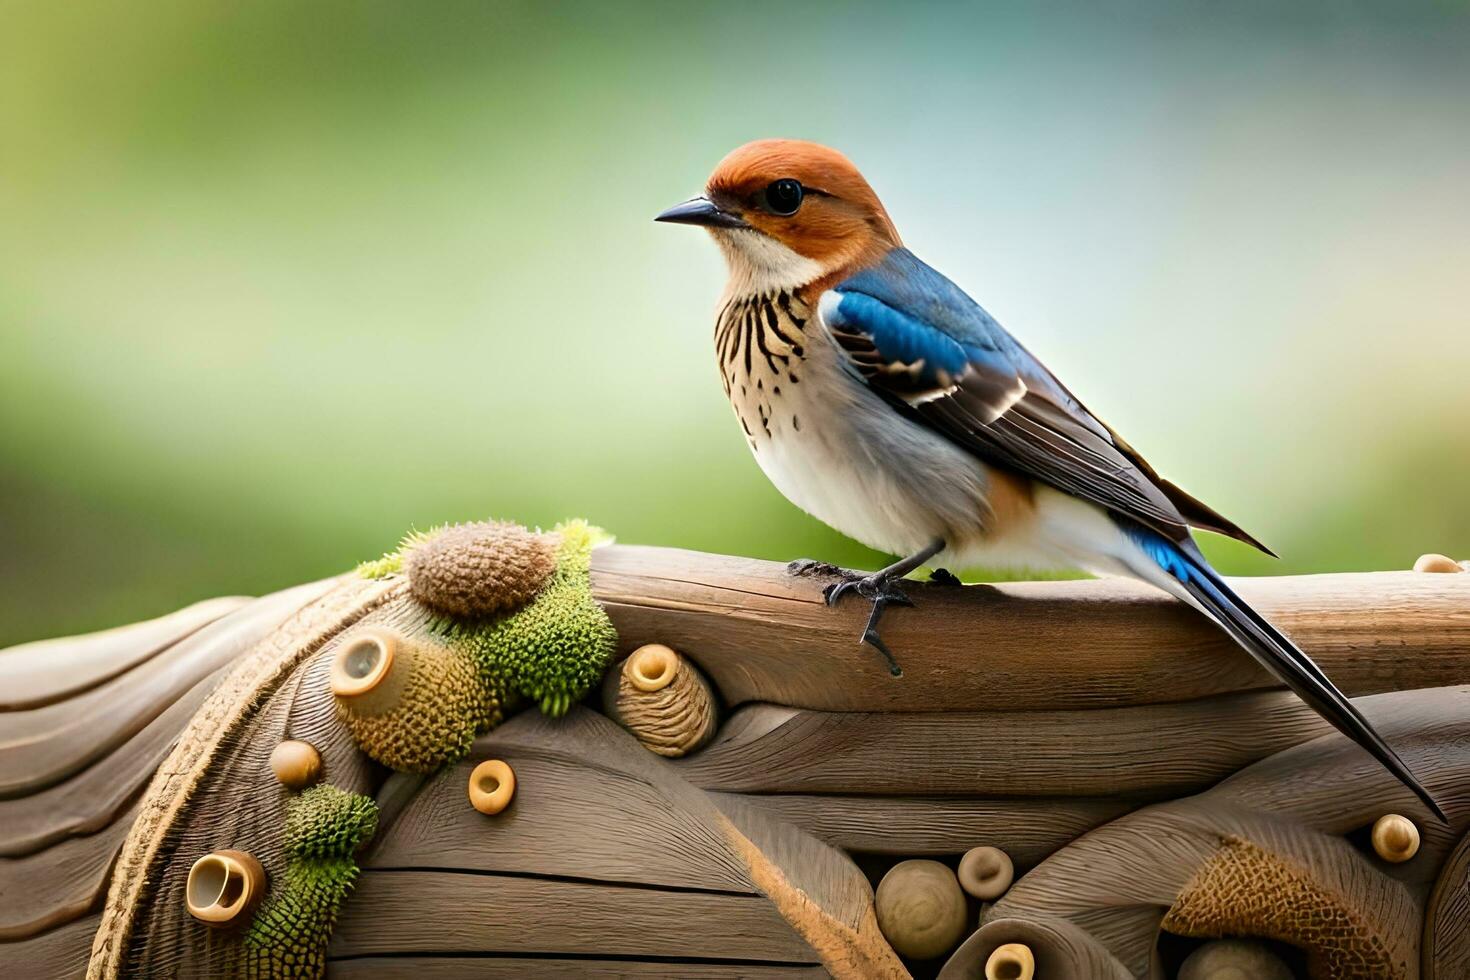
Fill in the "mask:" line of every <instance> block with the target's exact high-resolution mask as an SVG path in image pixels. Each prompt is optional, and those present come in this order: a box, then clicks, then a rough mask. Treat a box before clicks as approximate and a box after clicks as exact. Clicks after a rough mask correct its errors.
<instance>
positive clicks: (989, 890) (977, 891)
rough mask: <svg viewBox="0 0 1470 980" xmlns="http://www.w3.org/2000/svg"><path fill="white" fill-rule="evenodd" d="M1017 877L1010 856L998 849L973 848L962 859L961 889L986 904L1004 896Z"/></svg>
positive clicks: (960, 871) (960, 868)
mask: <svg viewBox="0 0 1470 980" xmlns="http://www.w3.org/2000/svg"><path fill="white" fill-rule="evenodd" d="M1015 876H1016V868H1015V865H1013V864H1012V863H1011V859H1010V856H1009V855H1008V854H1006V852H1005V851H1002V850H1001V849H1000V848H998V847H972V848H970V850H968V851H966V852H965V856H964V857H962V858H960V867H959V872H958V877H959V879H960V887H961V888H963V889H964V890H965V891H966V892H967V893H969V894H970V895H973V896H974V897H975V898H978V899H980V900H981V901H984V902H990V901H994V900H995V899H997V898H1000V897H1001V896H1002V895H1004V894H1005V893H1006V889H1007V888H1009V887H1011V882H1012V881H1013V880H1014V879H1015Z"/></svg>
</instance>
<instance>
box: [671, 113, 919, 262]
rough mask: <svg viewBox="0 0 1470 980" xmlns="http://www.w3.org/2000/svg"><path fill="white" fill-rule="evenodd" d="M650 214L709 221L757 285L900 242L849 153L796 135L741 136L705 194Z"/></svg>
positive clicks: (865, 256) (874, 255)
mask: <svg viewBox="0 0 1470 980" xmlns="http://www.w3.org/2000/svg"><path fill="white" fill-rule="evenodd" d="M656 220H658V221H672V222H677V223H680V224H690V225H703V226H704V227H706V228H708V229H709V230H710V232H711V234H713V235H714V237H715V240H716V241H717V242H719V244H720V247H721V248H722V249H723V250H724V252H725V256H726V258H727V259H728V261H729V263H730V270H731V273H732V274H733V275H734V276H735V277H736V278H737V279H744V280H747V281H748V284H750V285H753V286H755V287H756V288H758V289H764V288H770V287H781V288H791V287H795V286H800V285H805V284H806V283H808V282H811V281H814V280H816V279H820V278H823V277H825V276H827V275H830V274H832V273H834V272H837V271H840V270H844V269H848V268H851V267H853V266H857V265H864V264H867V263H868V262H870V261H876V260H877V259H878V258H880V257H881V256H882V255H883V254H884V253H886V252H887V251H888V250H889V249H892V248H897V247H898V246H899V244H900V242H899V239H898V232H897V231H896V230H895V229H894V227H893V222H892V221H890V220H889V218H888V212H887V211H884V210H883V204H882V202H881V201H879V200H878V195H876V194H874V193H873V189H872V188H871V187H869V186H868V182H867V181H866V180H864V179H863V175H862V174H860V173H858V170H857V168H856V167H854V166H853V165H852V161H851V160H849V159H847V157H845V156H843V155H842V154H841V153H838V152H837V151H836V150H832V149H828V148H827V147H825V146H820V145H818V144H816V143H807V142H805V141H802V140H756V141H755V142H754V143H747V144H745V145H744V146H742V147H740V148H739V149H737V150H735V151H734V152H732V153H731V154H730V155H729V156H727V157H725V159H723V160H721V161H720V165H719V166H717V167H716V168H715V172H714V173H713V174H711V175H710V179H709V183H708V184H706V185H705V193H704V196H703V197H696V198H693V199H692V200H689V201H685V202H684V203H683V204H679V205H676V206H675V207H672V208H670V209H669V210H667V211H665V212H664V213H663V214H660V215H659V216H658V218H657V219H656Z"/></svg>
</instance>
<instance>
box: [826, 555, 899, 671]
mask: <svg viewBox="0 0 1470 980" xmlns="http://www.w3.org/2000/svg"><path fill="white" fill-rule="evenodd" d="M842 575H843V578H842V581H841V582H834V583H832V584H831V585H829V586H827V588H826V589H825V590H823V592H822V595H823V596H824V597H826V600H827V605H829V606H835V605H837V603H838V602H840V601H842V597H843V596H845V595H847V594H848V593H849V592H856V593H857V594H858V595H860V596H862V597H863V598H864V599H867V600H868V601H870V602H871V603H872V604H873V606H872V610H871V611H870V612H869V613H868V624H867V625H866V626H865V627H863V636H862V639H861V640H860V641H859V642H860V643H866V644H868V645H869V646H871V647H872V648H873V649H875V650H877V651H878V652H879V653H881V654H883V659H884V660H887V661H888V672H889V673H890V674H892V675H893V676H894V677H902V676H903V668H902V667H900V666H899V665H898V660H897V659H896V658H895V657H894V656H893V651H891V650H889V649H888V644H886V643H884V642H883V637H881V636H880V635H878V620H879V618H880V617H881V616H882V615H883V610H885V609H887V608H888V607H889V606H912V605H913V604H914V601H913V600H912V599H910V598H909V597H908V596H907V595H906V594H905V593H904V591H903V589H901V588H899V587H898V584H897V583H896V582H895V581H894V579H893V577H892V576H889V575H885V574H884V573H882V572H878V573H877V574H876V575H857V574H855V573H852V572H843V573H842Z"/></svg>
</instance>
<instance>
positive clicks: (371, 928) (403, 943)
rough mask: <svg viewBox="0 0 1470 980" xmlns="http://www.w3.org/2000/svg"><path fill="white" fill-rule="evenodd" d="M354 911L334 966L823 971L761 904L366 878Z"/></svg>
mask: <svg viewBox="0 0 1470 980" xmlns="http://www.w3.org/2000/svg"><path fill="white" fill-rule="evenodd" d="M349 909H350V914H348V915H344V916H343V917H342V920H341V922H339V923H338V926H337V931H336V934H335V935H333V937H332V945H331V952H332V956H333V957H341V956H360V955H364V954H375V953H475V952H496V953H560V954H585V955H592V956H630V957H634V958H639V957H645V958H656V957H671V958H675V959H678V958H681V957H688V958H696V959H716V960H719V959H724V960H733V961H735V962H749V961H757V962H776V963H784V964H804V963H807V964H809V963H815V962H817V960H816V956H815V954H814V953H813V952H812V951H811V949H810V948H809V947H808V946H807V944H806V943H805V942H803V941H802V939H801V938H800V937H799V936H797V934H796V933H795V932H793V931H792V929H791V927H790V926H789V925H787V924H786V922H785V920H783V919H782V918H781V916H780V915H779V914H778V913H777V912H776V910H775V908H774V907H773V906H772V905H771V904H770V903H769V902H768V901H766V899H765V898H764V897H762V896H759V895H732V894H723V893H714V892H702V891H672V890H668V889H661V888H638V887H632V886H627V885H607V884H597V883H592V882H582V881H561V880H549V879H544V878H535V877H511V876H507V875H494V874H459V873H454V872H444V871H378V870H372V869H369V870H367V871H365V872H364V873H363V875H362V878H361V880H360V881H359V883H358V886H357V891H356V892H355V893H354V894H353V896H352V899H351V902H350V903H349ZM425 909H436V910H439V911H438V912H437V913H436V914H434V915H424V910H425Z"/></svg>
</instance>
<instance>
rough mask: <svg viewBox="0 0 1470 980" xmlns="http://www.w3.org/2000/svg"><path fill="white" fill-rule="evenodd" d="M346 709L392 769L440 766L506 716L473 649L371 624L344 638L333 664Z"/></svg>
mask: <svg viewBox="0 0 1470 980" xmlns="http://www.w3.org/2000/svg"><path fill="white" fill-rule="evenodd" d="M332 691H333V694H334V695H335V696H336V700H337V711H338V715H339V716H340V717H341V718H342V720H343V722H344V723H345V724H346V725H347V727H348V729H349V730H350V731H351V732H352V737H353V740H354V741H356V742H357V744H358V746H359V747H360V748H361V749H362V750H363V751H364V752H366V753H367V754H368V755H369V756H371V757H372V758H374V759H376V760H377V761H379V762H381V763H382V764H383V765H385V766H388V767H389V768H391V769H398V770H402V771H405V772H424V773H427V772H433V771H434V770H436V769H438V768H440V767H441V766H443V765H445V764H446V763H449V762H453V761H455V760H456V759H460V758H462V757H463V756H464V755H465V753H467V752H469V750H470V744H471V743H472V742H473V741H474V739H475V736H476V735H477V734H479V733H480V732H482V731H486V730H488V729H490V728H491V727H493V726H494V725H495V724H497V723H498V722H499V721H500V699H499V697H498V695H497V692H496V690H495V688H494V687H493V685H492V683H491V682H490V679H489V678H488V677H487V676H485V675H484V674H483V673H482V671H480V670H479V669H478V666H477V664H476V662H475V660H474V659H473V658H472V657H471V655H470V654H469V652H467V651H465V650H461V649H457V648H455V647H452V646H449V645H446V644H444V643H442V642H440V641H438V640H436V639H432V638H425V637H408V636H404V635H403V634H402V633H399V632H397V631H395V630H389V629H385V628H381V627H365V628H362V629H358V630H355V631H353V633H352V634H351V635H349V636H347V637H344V638H343V641H342V643H341V646H340V648H339V649H338V652H337V655H336V659H335V660H334V661H333V669H332Z"/></svg>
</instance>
